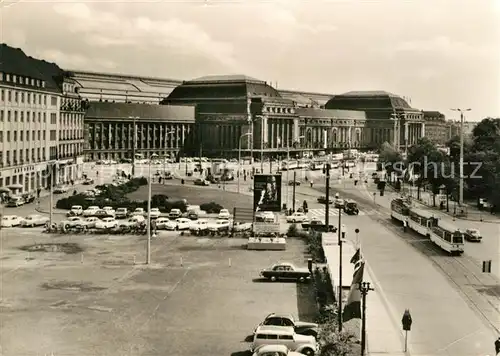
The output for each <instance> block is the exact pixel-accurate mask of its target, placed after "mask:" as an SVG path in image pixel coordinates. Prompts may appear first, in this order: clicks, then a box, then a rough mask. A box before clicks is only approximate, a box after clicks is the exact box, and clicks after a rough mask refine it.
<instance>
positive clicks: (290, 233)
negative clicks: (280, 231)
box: [286, 224, 299, 237]
mask: <svg viewBox="0 0 500 356" xmlns="http://www.w3.org/2000/svg"><path fill="white" fill-rule="evenodd" d="M298 234H299V229H298V228H297V224H292V225H290V226H289V227H288V230H287V232H286V236H288V237H296V236H297V235H298Z"/></svg>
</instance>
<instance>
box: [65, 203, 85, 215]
mask: <svg viewBox="0 0 500 356" xmlns="http://www.w3.org/2000/svg"><path fill="white" fill-rule="evenodd" d="M82 214H83V208H82V206H81V205H73V206H72V207H71V209H70V211H69V212H68V216H79V215H82Z"/></svg>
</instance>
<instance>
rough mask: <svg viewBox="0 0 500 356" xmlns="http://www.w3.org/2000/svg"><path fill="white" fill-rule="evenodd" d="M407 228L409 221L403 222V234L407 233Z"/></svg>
mask: <svg viewBox="0 0 500 356" xmlns="http://www.w3.org/2000/svg"><path fill="white" fill-rule="evenodd" d="M407 227H408V221H407V220H404V221H403V232H406V229H407Z"/></svg>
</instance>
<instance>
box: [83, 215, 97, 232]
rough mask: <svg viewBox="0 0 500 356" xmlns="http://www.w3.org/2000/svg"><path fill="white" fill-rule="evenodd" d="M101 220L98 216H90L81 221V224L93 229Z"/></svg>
mask: <svg viewBox="0 0 500 356" xmlns="http://www.w3.org/2000/svg"><path fill="white" fill-rule="evenodd" d="M99 221H101V220H100V219H99V218H98V217H95V216H91V217H89V218H86V219H85V220H83V221H82V222H81V224H82V225H81V226H85V227H86V228H87V229H92V228H94V227H95V225H96V224H97V223H98V222H99Z"/></svg>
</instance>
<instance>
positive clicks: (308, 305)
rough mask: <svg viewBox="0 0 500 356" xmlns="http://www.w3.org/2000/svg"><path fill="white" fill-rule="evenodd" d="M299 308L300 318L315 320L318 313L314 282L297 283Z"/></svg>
mask: <svg viewBox="0 0 500 356" xmlns="http://www.w3.org/2000/svg"><path fill="white" fill-rule="evenodd" d="M297 310H298V313H299V315H298V317H299V320H304V321H314V320H315V319H316V317H317V315H318V307H317V304H316V293H315V290H314V285H313V283H297Z"/></svg>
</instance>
